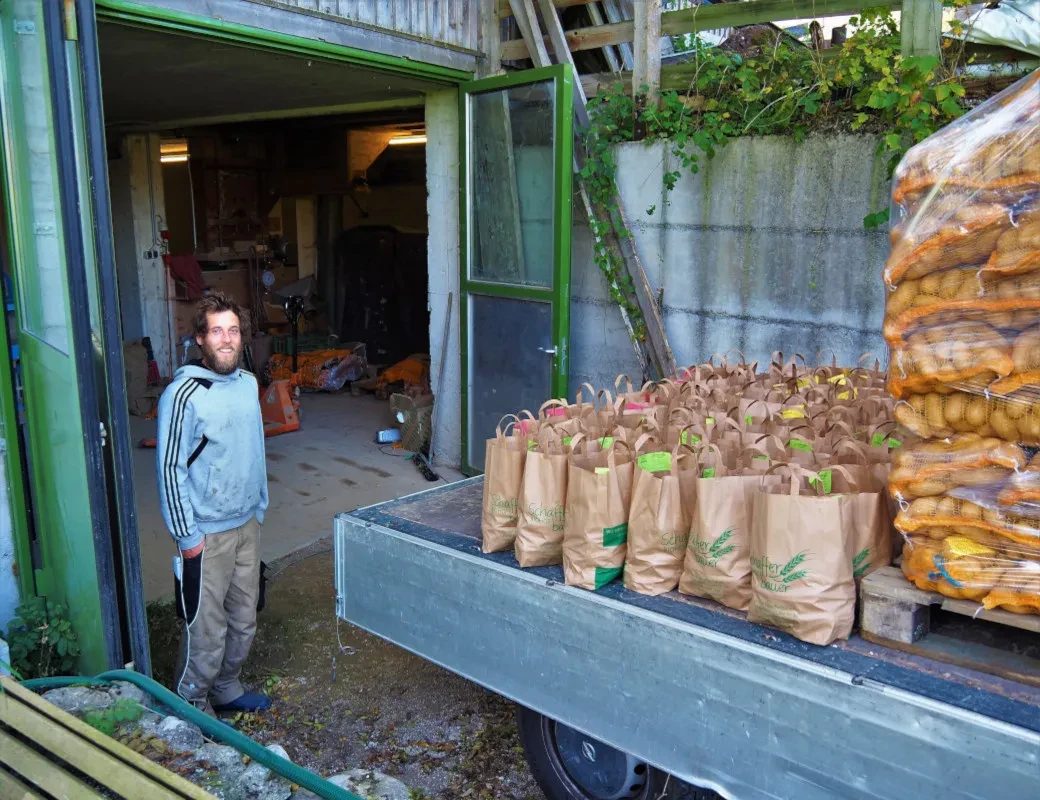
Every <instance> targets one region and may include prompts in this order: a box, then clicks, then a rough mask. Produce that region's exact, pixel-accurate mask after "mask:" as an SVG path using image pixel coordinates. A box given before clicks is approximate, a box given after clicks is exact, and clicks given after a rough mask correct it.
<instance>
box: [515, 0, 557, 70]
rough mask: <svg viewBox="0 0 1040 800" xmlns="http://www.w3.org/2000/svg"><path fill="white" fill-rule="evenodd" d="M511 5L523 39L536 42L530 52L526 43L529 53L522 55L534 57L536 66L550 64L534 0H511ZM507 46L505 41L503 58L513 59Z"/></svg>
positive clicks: (525, 46)
mask: <svg viewBox="0 0 1040 800" xmlns="http://www.w3.org/2000/svg"><path fill="white" fill-rule="evenodd" d="M509 5H510V6H511V7H512V9H513V19H515V20H516V24H517V25H518V26H519V27H520V34H521V35H522V36H523V37H524V38H523V40H522V41H524V42H533V43H534V44H533V47H534V52H533V53H530V51H529V50H528V49H527V45H526V44H525V45H524V50H525V53H528V54H527V55H524V56H522V57H523V58H530V59H532V60H533V61H534V64H535V66H536V67H538V66H542V67H544V66H548V65H549V63H550V62H549V51H548V50H546V47H545V40H544V39H543V37H542V31H541V28H540V27H539V25H538V15H537V14H536V13H535V10H534V4H533V3H532V0H509ZM553 16H554V17H555V16H556V15H555V14H554V15H553ZM505 47H506V43H505V42H503V44H502V59H503V60H504V61H513V60H514V59H512V58H509V57H507V56H506V54H505Z"/></svg>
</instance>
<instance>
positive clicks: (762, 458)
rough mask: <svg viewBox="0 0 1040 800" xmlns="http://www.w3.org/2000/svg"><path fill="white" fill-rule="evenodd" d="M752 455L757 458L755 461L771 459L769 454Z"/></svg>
mask: <svg viewBox="0 0 1040 800" xmlns="http://www.w3.org/2000/svg"><path fill="white" fill-rule="evenodd" d="M752 457H753V458H754V459H755V461H768V460H769V456H752Z"/></svg>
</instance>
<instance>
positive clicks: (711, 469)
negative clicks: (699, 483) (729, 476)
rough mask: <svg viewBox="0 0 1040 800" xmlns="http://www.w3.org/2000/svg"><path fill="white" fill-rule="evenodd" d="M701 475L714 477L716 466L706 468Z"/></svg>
mask: <svg viewBox="0 0 1040 800" xmlns="http://www.w3.org/2000/svg"><path fill="white" fill-rule="evenodd" d="M701 477H702V478H714V477H715V467H708V468H707V469H706V470H704V471H703V472H702V473H701Z"/></svg>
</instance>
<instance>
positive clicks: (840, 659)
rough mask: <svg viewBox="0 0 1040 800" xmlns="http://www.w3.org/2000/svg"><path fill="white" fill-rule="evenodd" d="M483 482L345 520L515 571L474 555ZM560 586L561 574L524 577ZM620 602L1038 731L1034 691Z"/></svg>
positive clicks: (928, 662)
mask: <svg viewBox="0 0 1040 800" xmlns="http://www.w3.org/2000/svg"><path fill="white" fill-rule="evenodd" d="M482 497H483V481H482V479H480V478H474V479H470V480H467V481H463V482H460V483H456V484H451V485H449V486H445V487H439V488H436V489H432V490H430V491H427V492H423V493H421V494H418V495H412V496H410V497H405V498H402V499H400V500H393V501H390V502H388V503H383V504H380V505H376V506H371V507H368V508H364V509H359V510H358V511H355V512H352V513H351V514H350V515H349V516H351V517H353V518H356V519H360V520H363V521H365V522H369V523H373V524H376V525H382V526H385V527H387V528H390V529H392V530H395V531H398V532H399V533H403V534H406V535H410V536H415V537H418V538H420V539H423V540H426V541H429V542H432V543H434V544H438V545H441V546H444V547H448V548H451V549H454V550H457V551H459V552H464V553H467V554H468V555H471V556H478V557H480V558H483V559H487V560H489V561H493V562H495V563H497V564H499V565H502V566H507V567H513V568H515V569H517V570H520V567H519V565H518V564H517V562H516V559H515V557H514V555H513V553H512V552H504V553H492V554H485V553H482V552H481V550H480V512H481V504H482ZM522 571H523V572H525V573H528V574H532V575H535V576H537V577H539V578H544V579H545V581H546V582H547V583H548V584H550V585H551V584H552V583H562V582H563V570H562V568H561V567H558V566H557V567H536V568H534V569H526V570H522ZM596 594H597V595H600V596H602V597H607V598H611V599H613V600H616V601H618V602H620V603H623V604H626V605H630V606H634V607H637V608H640V609H643V610H646V611H650V612H653V613H656V614H661V615H663V616H665V617H669V618H671V619H674V620H678V621H681V622H686V623H690V624H692V625H697V626H700V627H703V628H708V629H710V630H712V631H715V632H717V633H720V634H724V635H727V636H732V637H734V638H737V639H741V640H743V641H747V642H752V643H754V644H757V645H760V646H764V647H768V648H770V649H772V650H775V651H779V652H782V653H785V654H787V655H790V656H794V657H797V658H801V659H805V660H807V661H810V662H813V663H815V664H819V665H821V666H825V667H830V668H833V669H838V670H841V671H843V672H846V673H849V674H852V675H853V676H855V677H854V679H853V682H854V683H855V682H860V683H866V682H874V683H877V684H883V685H887V686H891V687H894V688H897V689H901V690H904V691H908V692H912V693H914V694H917V695H920V696H922V697H926V698H929V699H931V700H934V701H937V702H940V703H947V704H949V705H952V706H955V707H958V708H961V709H964V710H967V711H971V712H975V713H978V714H982V715H985V716H987V717H991V718H993V719H997V720H1001V721H1003V722H1007V723H1010V724H1013V725H1017V726H1020V727H1022V728H1025V729H1028V730H1032V731H1036V732H1040V689H1038V688H1035V687H1032V686H1028V685H1025V684H1022V683H1018V682H1014V681H1010V680H1005V679H1003V678H1000V677H997V676H993V675H988V674H984V673H981V672H976V671H973V670H970V669H966V668H963V667H958V666H955V665H952V664H948V663H943V662H940V661H936V660H933V659H930V658H923V657H920V656H916V655H913V654H910V653H905V652H901V651H899V650H896V649H893V648H889V647H885V646H883V645H878V644H874V643H872V642H868V641H866V640H864V639H862V638H860V637H859V636H857V635H853V636H852V637H851V638H850V639H848V640H847V641H839V642H836V643H834V644H832V645H830V646H827V647H819V646H816V645H811V644H806V643H805V642H801V641H799V640H798V639H795V638H794V637H792V636H790V635H788V634H786V633H784V632H782V631H779V630H776V629H773V628H768V627H765V626H762V625H757V624H754V623H749V622H748V621H747V619H746V617H745V615H744V614H743V613H742V612H738V611H733V610H731V609H728V608H725V607H724V606H721V605H719V604H717V603H714V602H712V601H710V600H702V599H699V598H693V597H687V596H685V595H682V594H679V593H678V592H671V593H669V594H666V595H661V596H658V597H648V596H645V595H641V594H638V593H636V592H632V591H629V590H627V589H625V588H624V587H623V586H622V585H621V583H620V582H614V583H612V584H610V585H608V586H606V587H604V588H603V589H602V590H600V591H599V592H597V593H596Z"/></svg>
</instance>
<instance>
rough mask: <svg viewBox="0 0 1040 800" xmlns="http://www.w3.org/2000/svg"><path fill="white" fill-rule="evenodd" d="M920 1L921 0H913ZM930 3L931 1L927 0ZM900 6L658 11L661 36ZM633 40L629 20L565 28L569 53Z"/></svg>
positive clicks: (764, 3)
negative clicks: (869, 8) (868, 8)
mask: <svg viewBox="0 0 1040 800" xmlns="http://www.w3.org/2000/svg"><path fill="white" fill-rule="evenodd" d="M915 1H917V2H923V0H915ZM929 1H930V2H931V1H933V0H929ZM871 3H873V6H874V7H886V8H892V9H899V8H902V6H903V0H877V2H874V0H869V2H865V0H753V2H746V3H721V4H719V5H712V6H695V7H694V8H689V9H683V10H681V11H666V12H665V13H663V14H661V35H662V36H675V35H678V34H683V33H697V32H699V31H710V30H714V29H716V28H736V27H740V26H741V25H755V24H757V23H760V22H781V21H784V20H792V19H812V18H817V17H833V16H837V15H842V14H854V13H856V12H857V11H859V10H861V9H862V8H864V7H866V6H868V5H871ZM634 39H635V22H634V21H631V20H628V21H625V22H618V23H614V24H611V25H597V26H594V27H590V28H577V29H575V30H572V31H567V43H568V44H569V46H570V50H571V52H572V53H573V52H578V51H580V50H594V49H597V48H601V47H606V46H607V45H612V44H621V43H622V42H631V41H634ZM524 58H530V55H528V50H527V44H526V42H525V41H523V40H521V39H513V40H511V41H508V42H503V43H502V59H503V60H505V61H519V60H520V59H524Z"/></svg>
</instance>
